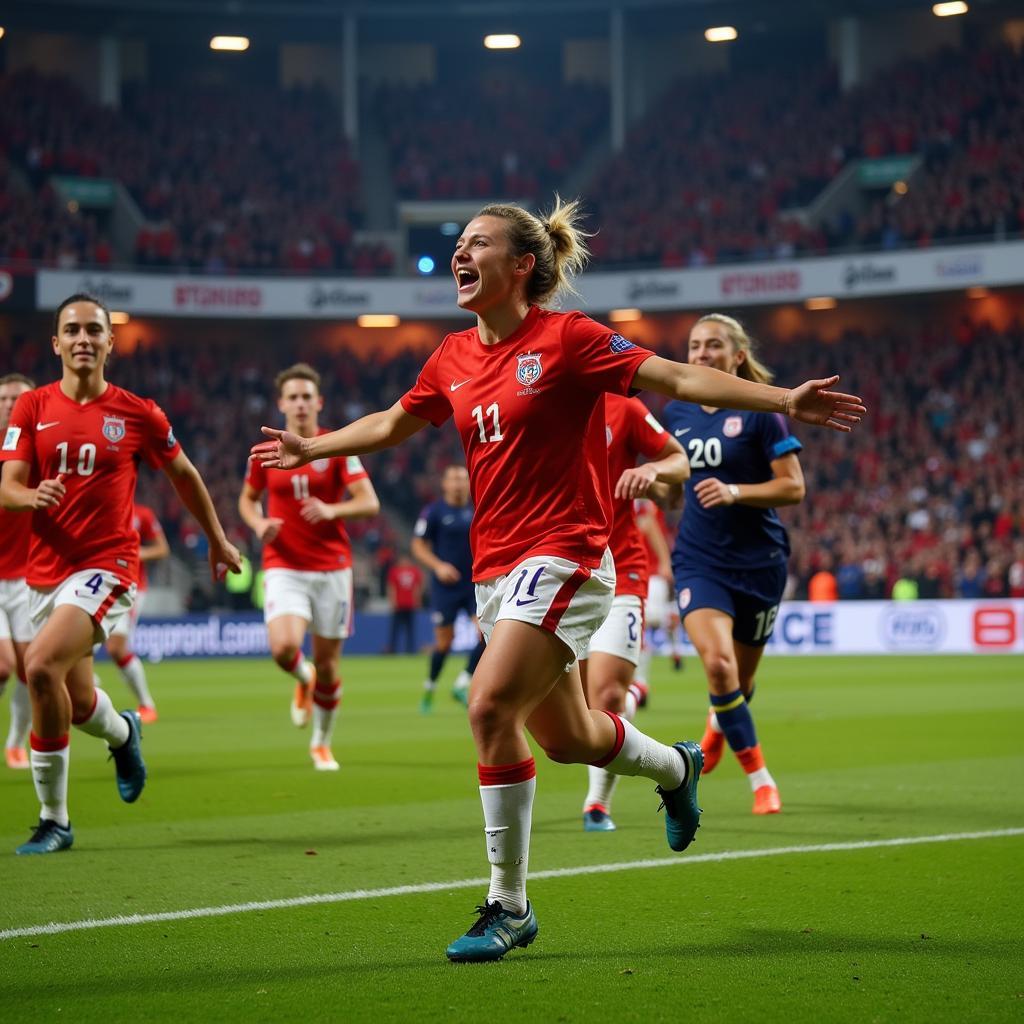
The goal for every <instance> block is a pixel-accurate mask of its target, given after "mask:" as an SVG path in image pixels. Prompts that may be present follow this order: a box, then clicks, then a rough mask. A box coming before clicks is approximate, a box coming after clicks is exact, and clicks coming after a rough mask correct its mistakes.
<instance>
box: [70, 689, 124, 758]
mask: <svg viewBox="0 0 1024 1024" xmlns="http://www.w3.org/2000/svg"><path fill="white" fill-rule="evenodd" d="M72 724H73V725H74V726H75V728H77V729H81V730H82V732H85V733H88V734H89V735H90V736H98V737H99V738H100V739H104V740H106V741H107V746H108V747H111V748H112V749H114V750H116V749H117V748H118V747H123V746H124V745H125V744H126V743H127V742H128V737H129V736H130V735H131V730H130V729H129V728H128V723H127V722H126V721H125V720H124V719H123V718H122V717H121V716H120V715H119V714H118V713H117V712H116V711H115V710H114V705H113V704H112V703H111V702H110V698H109V697H108V696H107V694H106V693H104V691H103V690H97V691H96V704H95V706H94V707H93V709H92V714H91V715H90V716H89V717H88V718H87V719H86V720H85V721H84V722H75V721H72Z"/></svg>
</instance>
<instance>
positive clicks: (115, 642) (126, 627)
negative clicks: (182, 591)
mask: <svg viewBox="0 0 1024 1024" xmlns="http://www.w3.org/2000/svg"><path fill="white" fill-rule="evenodd" d="M132 529H133V530H135V532H136V533H137V534H138V537H139V589H138V591H137V592H136V595H135V604H134V605H132V610H131V612H129V614H127V615H125V616H123V617H122V618H121V619H120V620H119V621H118V623H117V625H116V626H115V627H114V629H113V630H112V631H111V634H110V636H109V637H108V638H107V642H106V644H105V645H104V646H105V647H106V649H107V654H109V655H110V659H111V661H113V663H114V664H115V665H116V666H117V667H118V670H119V671H120V673H121V678H122V679H124V681H125V683H126V684H127V685H128V688H129V689H130V690H131V691H132V693H134V694H135V699H136V700H137V701H138V708H137V709H136V710H137V711H138V713H139V718H140V719H141V720H142V721H143V723H146V724H149V723H151V722H155V721H156V719H157V714H156V702H155V701H154V700H153V695H152V694H151V693H150V692H149V684H148V682H147V680H146V670H145V668H144V667H143V665H142V659H141V658H139V656H138V655H137V654H135V653H134V652H133V651H132V650H131V637H132V633H133V631H134V630H135V623H136V622H138V621H139V616H140V615H141V614H142V603H143V601H144V600H145V598H146V584H147V581H146V563H147V562H156V561H159V559H161V558H166V557H167V556H168V555H169V554H170V553H171V548H170V545H169V544H168V543H167V538H166V537H165V536H164V531H163V527H162V526H161V525H160V521H159V520H158V519H157V517H156V513H155V512H154V511H153V510H152V509H151V508H150V507H149V506H148V505H140V504H139V503H138V502H136V503H135V505H134V507H133V509H132Z"/></svg>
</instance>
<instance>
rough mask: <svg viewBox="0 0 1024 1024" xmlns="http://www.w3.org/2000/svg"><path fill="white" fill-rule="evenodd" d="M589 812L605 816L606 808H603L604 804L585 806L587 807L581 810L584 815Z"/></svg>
mask: <svg viewBox="0 0 1024 1024" xmlns="http://www.w3.org/2000/svg"><path fill="white" fill-rule="evenodd" d="M591 811H600V812H601V813H602V814H607V813H608V808H607V807H605V805H604V804H587V806H586V807H584V808H583V813H584V814H589V813H590V812H591Z"/></svg>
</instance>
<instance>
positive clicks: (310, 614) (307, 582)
mask: <svg viewBox="0 0 1024 1024" xmlns="http://www.w3.org/2000/svg"><path fill="white" fill-rule="evenodd" d="M263 598H264V603H263V621H264V622H270V621H271V620H273V619H276V618H278V617H279V616H281V615H297V616H298V617H299V618H300V619H305V620H306V621H307V622H308V623H309V630H310V632H311V633H313V635H314V636H322V637H324V638H325V639H326V640H345V639H347V638H348V637H350V636H351V635H352V615H353V608H352V570H351V569H334V570H333V571H331V572H302V571H300V570H298V569H268V570H267V571H266V575H265V576H264V578H263Z"/></svg>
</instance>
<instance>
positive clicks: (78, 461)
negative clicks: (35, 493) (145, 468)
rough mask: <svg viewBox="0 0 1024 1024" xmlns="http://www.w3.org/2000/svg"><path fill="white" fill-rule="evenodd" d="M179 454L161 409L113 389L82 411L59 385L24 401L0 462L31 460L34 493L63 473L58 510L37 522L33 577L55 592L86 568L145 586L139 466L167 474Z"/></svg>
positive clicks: (0, 449) (36, 517) (36, 514)
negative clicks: (135, 517) (136, 519)
mask: <svg viewBox="0 0 1024 1024" xmlns="http://www.w3.org/2000/svg"><path fill="white" fill-rule="evenodd" d="M180 451H181V447H180V445H179V444H178V442H177V441H176V440H175V438H174V432H173V431H172V430H171V425H170V424H169V423H168V422H167V417H166V416H165V415H164V413H163V410H162V409H161V408H160V407H159V406H158V405H157V404H156V403H155V402H153V401H151V400H150V399H148V398H140V397H139V396H138V395H135V394H132V392H130V391H125V390H124V388H119V387H117V386H116V385H114V384H109V383H108V384H107V390H106V391H104V392H103V394H102V395H100V397H99V398H95V399H93V400H92V401H91V402H85V403H84V404H82V403H79V402H75V401H74V400H72V399H70V398H68V397H67V395H65V394H64V392H63V391H61V388H60V382H59V381H58V382H54V383H53V384H46V385H44V386H43V387H41V388H36V390H35V391H26V392H25V393H24V394H23V395H21V396H20V397H19V398H18V402H17V404H16V405H15V407H14V411H13V412H12V413H11V422H10V425H9V426H8V428H7V433H6V435H5V437H4V439H3V444H2V445H0V459H2V460H5V461H18V462H27V463H28V464H29V466H30V467H31V468H30V471H29V480H28V484H29V486H30V487H34V486H35V485H36V484H38V483H39V481H40V480H52V479H54V478H55V477H56V476H57V474H58V473H62V472H63V473H64V486H65V488H67V493H66V494H65V495H64V498H63V499H62V500H61V502H60V504H59V505H58V506H57V507H56V508H40V509H35V510H34V511H33V512H31V513H28V512H25V513H23V514H24V515H31V516H32V538H31V542H30V544H29V553H28V568H27V572H26V574H25V575H26V579H27V580H28V584H29V586H31V587H40V588H45V587H53V586H56V585H57V584H59V583H62V582H63V581H64V580H66V579H67V578H68V577H69V576H71V575H72V574H74V573H76V572H80V571H82V570H83V569H106V570H107V571H109V572H112V573H114V574H115V575H117V576H119V577H120V578H121V579H124V580H130V581H131V582H136V581H137V580H138V560H139V535H138V534H137V533H136V532H135V529H134V527H133V526H132V510H133V499H134V497H135V483H136V480H137V479H138V464H139V460H140V459H141V460H144V461H145V462H146V463H148V464H149V465H150V466H152V467H153V468H154V469H161V468H163V467H164V466H166V465H167V464H168V463H169V462H171V461H172V460H173V459H174V458H175V456H177V455H178V453H179V452H180Z"/></svg>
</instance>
